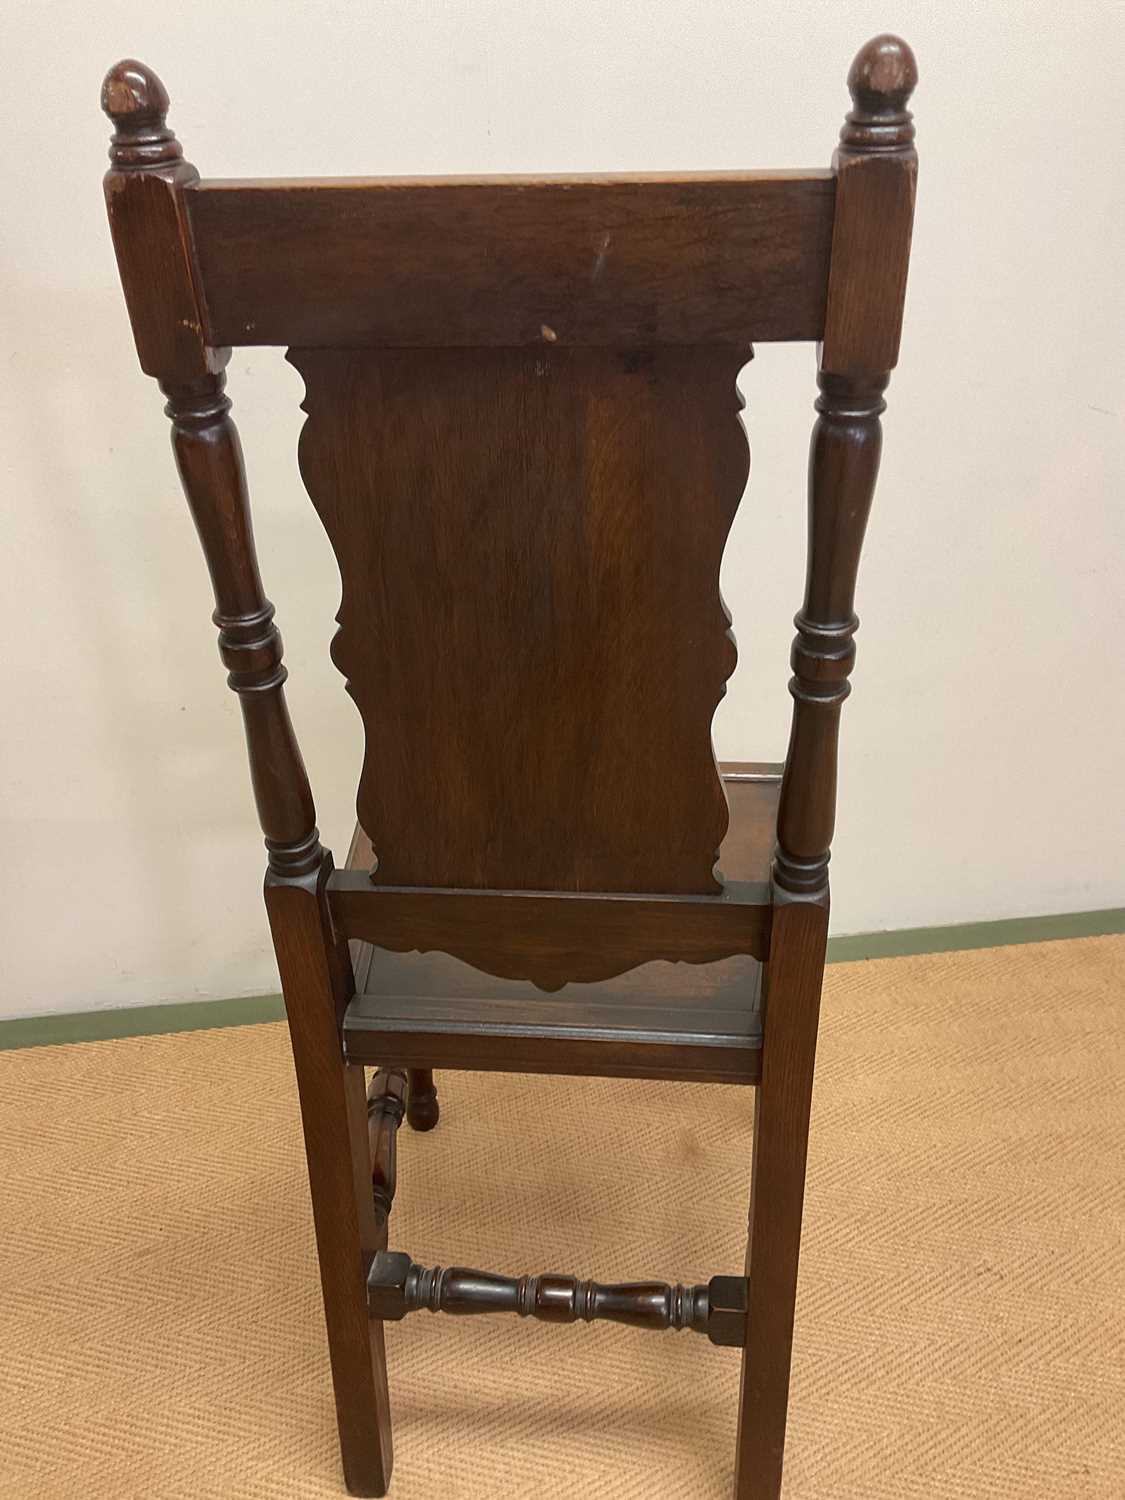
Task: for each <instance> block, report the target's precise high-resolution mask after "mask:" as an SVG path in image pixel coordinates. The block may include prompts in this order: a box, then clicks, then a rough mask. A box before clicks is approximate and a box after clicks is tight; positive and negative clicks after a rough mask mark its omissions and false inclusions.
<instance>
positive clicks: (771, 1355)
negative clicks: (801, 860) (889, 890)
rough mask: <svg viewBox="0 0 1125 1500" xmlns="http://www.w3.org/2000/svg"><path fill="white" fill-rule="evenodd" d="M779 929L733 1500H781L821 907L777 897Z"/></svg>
mask: <svg viewBox="0 0 1125 1500" xmlns="http://www.w3.org/2000/svg"><path fill="white" fill-rule="evenodd" d="M776 920H777V926H778V931H777V947H776V948H775V950H774V954H773V957H772V958H771V960H770V964H769V968H768V970H767V973H766V976H765V990H766V993H765V1017H764V1023H765V1038H764V1047H763V1052H762V1076H761V1083H760V1086H759V1088H758V1090H757V1092H756V1094H755V1099H754V1144H753V1160H752V1163H751V1172H750V1241H749V1246H748V1249H747V1256H746V1274H747V1276H748V1277H749V1279H750V1285H749V1304H748V1310H747V1317H746V1336H745V1353H744V1356H743V1361H742V1382H741V1389H740V1392H739V1420H738V1446H737V1459H736V1474H735V1495H736V1497H737V1500H777V1497H778V1495H779V1493H780V1490H781V1471H782V1460H783V1456H784V1452H785V1419H786V1412H787V1408H788V1401H789V1367H790V1361H791V1357H792V1348H793V1311H794V1306H795V1303H796V1294H797V1266H798V1261H799V1259H800V1251H801V1218H802V1213H803V1208H804V1194H805V1162H806V1158H807V1154H808V1133H809V1109H810V1104H811V1099H812V1081H813V1065H814V1062H815V1059H816V1035H817V1024H818V1021H819V1016H820V988H821V981H822V978H823V974H824V955H825V948H826V945H827V940H828V905H827V901H826V900H825V901H811V900H808V899H807V898H796V899H793V898H787V897H786V896H784V894H780V895H779V901H778V907H777V919H776Z"/></svg>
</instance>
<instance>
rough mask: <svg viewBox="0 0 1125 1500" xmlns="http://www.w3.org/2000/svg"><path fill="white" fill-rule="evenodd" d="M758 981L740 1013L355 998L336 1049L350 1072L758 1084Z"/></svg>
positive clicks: (575, 995) (657, 1000) (696, 1006)
mask: <svg viewBox="0 0 1125 1500" xmlns="http://www.w3.org/2000/svg"><path fill="white" fill-rule="evenodd" d="M760 980H761V966H760V965H759V964H752V965H751V966H750V967H749V968H748V969H747V968H743V969H742V970H741V971H740V975H739V984H738V993H739V999H740V1002H741V1003H740V1004H739V1005H738V1006H734V1005H730V1004H715V1003H712V1002H711V1001H710V1000H709V999H708V998H702V999H700V998H697V997H694V996H693V997H691V998H689V1000H688V1001H687V1002H686V1003H683V1002H681V1003H677V1002H676V1000H675V998H674V996H673V995H670V994H668V993H659V992H658V993H657V994H655V995H654V996H653V997H652V998H651V999H649V1000H648V1001H647V1003H646V999H645V997H644V996H637V995H634V996H631V997H629V998H627V999H624V1000H618V999H614V1000H604V999H601V998H600V997H599V998H591V996H590V994H589V992H588V987H587V986H584V985H583V986H577V987H575V988H574V989H572V990H570V991H568V993H567V996H566V998H560V999H553V998H552V999H550V1000H547V999H545V998H544V997H543V996H539V997H538V999H537V1000H536V1001H533V1002H531V1003H528V1002H527V1001H526V1000H524V999H522V998H520V999H507V998H503V999H494V998H480V999H472V1000H469V999H466V998H464V997H458V998H456V999H445V998H435V999H432V1000H430V999H419V998H417V997H414V996H411V997H410V998H409V999H405V1000H404V999H403V997H401V996H397V995H383V994H368V995H357V996H356V997H355V999H354V1000H353V1001H352V1003H351V1004H350V1006H349V1007H348V1010H347V1013H346V1015H345V1017H344V1042H345V1048H346V1051H347V1056H348V1057H349V1059H350V1060H351V1061H353V1062H366V1063H371V1062H374V1061H377V1060H381V1059H386V1058H393V1059H394V1060H395V1062H396V1064H398V1065H403V1066H409V1065H412V1064H417V1063H419V1062H421V1061H423V1060H425V1061H428V1062H430V1063H432V1064H433V1065H434V1066H435V1067H439V1068H455V1069H459V1068H471V1069H485V1070H496V1071H500V1072H509V1073H511V1072H514V1073H562V1074H580V1075H582V1076H586V1077H600V1078H678V1079H684V1080H691V1081H695V1082H708V1083H742V1084H747V1083H756V1082H757V1081H758V1078H759V1077H760V1075H761V1058H762V1032H761V1018H760V1015H759V1012H758V994H759V985H760ZM654 988H655V987H654ZM668 988H671V981H670V982H669V983H668Z"/></svg>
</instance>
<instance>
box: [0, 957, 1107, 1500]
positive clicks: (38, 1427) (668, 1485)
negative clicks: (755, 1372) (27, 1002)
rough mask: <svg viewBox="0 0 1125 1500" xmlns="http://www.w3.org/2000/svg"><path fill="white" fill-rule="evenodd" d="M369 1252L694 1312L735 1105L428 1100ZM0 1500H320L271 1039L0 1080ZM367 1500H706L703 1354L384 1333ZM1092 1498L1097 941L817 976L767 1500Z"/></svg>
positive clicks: (1100, 1465) (287, 1160) (519, 1327)
mask: <svg viewBox="0 0 1125 1500" xmlns="http://www.w3.org/2000/svg"><path fill="white" fill-rule="evenodd" d="M439 1086H440V1090H441V1099H442V1111H443V1114H442V1123H441V1125H440V1126H439V1128H438V1129H437V1130H436V1131H435V1132H433V1133H432V1134H430V1135H425V1136H417V1135H413V1134H411V1133H410V1132H408V1131H407V1130H405V1129H404V1130H403V1132H402V1136H401V1143H400V1163H399V1199H398V1204H397V1206H396V1211H395V1224H394V1226H393V1244H394V1245H396V1246H397V1247H400V1248H404V1249H409V1250H410V1251H412V1252H413V1253H414V1255H415V1257H416V1258H417V1259H419V1260H423V1261H425V1262H427V1263H430V1264H432V1263H433V1262H435V1261H436V1262H439V1263H442V1264H449V1263H450V1262H451V1261H452V1262H454V1263H457V1262H459V1263H462V1264H468V1265H473V1264H477V1265H481V1266H486V1267H489V1268H491V1269H495V1270H506V1271H513V1272H514V1271H522V1270H531V1271H538V1270H551V1269H555V1270H564V1271H573V1272H576V1273H580V1274H585V1275H596V1276H598V1277H600V1278H601V1279H603V1280H614V1279H627V1278H631V1277H649V1276H654V1277H657V1278H660V1279H664V1278H669V1279H679V1280H683V1281H692V1280H706V1279H707V1278H708V1277H709V1276H710V1275H712V1274H714V1273H716V1272H719V1271H736V1270H737V1269H738V1268H739V1266H740V1264H741V1259H742V1254H743V1246H744V1235H745V1219H746V1207H747V1189H748V1173H749V1162H750V1118H751V1098H750V1095H749V1093H748V1092H744V1091H742V1090H739V1089H735V1088H723V1087H709V1086H702V1085H676V1084H661V1083H643V1082H638V1083H619V1082H612V1081H601V1080H585V1079H583V1080H565V1079H547V1078H522V1079H521V1078H515V1077H501V1076H493V1077H486V1076H483V1075H480V1074H463V1075H456V1074H445V1075H442V1076H441V1077H440V1078H439ZM0 1152H2V1161H3V1178H2V1180H0V1224H2V1229H0V1236H2V1238H0V1495H3V1496H4V1497H5V1500H7V1497H18V1500H25V1497H26V1500H40V1497H42V1500H47V1497H51V1500H54V1497H74V1500H79V1497H80V1500H111V1497H112V1500H123V1497H124V1500H131V1497H134V1496H136V1497H140V1496H144V1497H147V1500H152V1497H158V1500H163V1497H183V1500H188V1497H191V1500H220V1497H221V1500H230V1497H234V1500H243V1497H245V1500H274V1497H282V1496H284V1497H287V1500H291V1497H294V1500H304V1497H314V1496H317V1497H319V1496H340V1495H342V1494H343V1486H342V1482H341V1479H340V1476H339V1468H338V1460H337V1455H336V1447H335V1431H334V1425H333V1413H332V1403H331V1395H330V1388H329V1380H328V1366H327V1359H326V1354H325V1343H324V1336H323V1325H322V1321H321V1311H320V1304H319V1290H318V1282H317V1274H316V1265H315V1256H314V1247H313V1237H312V1226H311V1221H310V1212H309V1202H308V1191H307V1186H306V1182H305V1168H304V1160H303V1155H302V1146H301V1135H300V1127H299V1123H298V1116H297V1104H296V1092H295V1085H294V1081H293V1075H292V1067H291V1063H290V1060H289V1056H288V1044H287V1039H286V1033H285V1030H284V1028H283V1027H281V1026H278V1025H267V1026H256V1027H244V1028H238V1029H230V1030H222V1031H207V1032H194V1033H189V1034H181V1035H176V1036H166V1037H144V1038H133V1039H129V1040H122V1041H113V1042H98V1043H88V1044H83V1045H73V1046H65V1047H44V1048H39V1049H30V1050H27V1051H20V1052H10V1053H6V1054H0ZM388 1346H389V1356H390V1361H391V1388H392V1399H393V1403H394V1416H395V1447H396V1469H395V1479H394V1483H393V1486H392V1491H391V1493H392V1497H394V1500H423V1497H426V1500H493V1497H500V1496H519V1497H521V1500H548V1497H550V1500H559V1497H566V1500H582V1497H589V1500H641V1497H644V1500H681V1497H682V1500H688V1497H692V1500H707V1497H725V1496H727V1495H729V1491H730V1484H731V1474H732V1455H733V1444H734V1414H735V1397H736V1392H737V1386H738V1353H737V1351H735V1350H722V1349H714V1348H712V1347H711V1346H710V1345H709V1344H708V1343H707V1342H706V1341H705V1340H703V1339H700V1338H698V1337H697V1336H695V1335H693V1334H687V1333H683V1334H671V1333H668V1334H662V1335H657V1334H642V1333H636V1332H633V1331H631V1330H628V1329H619V1328H615V1327H612V1326H605V1325H598V1326H595V1327H593V1328H587V1327H578V1328H562V1329H558V1328H555V1329H552V1328H545V1327H542V1326H540V1325H536V1324H531V1323H525V1322H522V1321H520V1320H517V1319H503V1318H495V1319H479V1320H471V1321H470V1320H463V1319H451V1318H434V1317H430V1316H429V1315H428V1314H418V1315H417V1316H416V1317H414V1318H413V1319H411V1321H409V1322H408V1323H406V1324H402V1325H398V1326H392V1327H391V1328H390V1329H389V1330H388ZM1123 1495H1125V938H1122V937H1104V938H1089V939H1082V940H1073V941H1069V942H1058V943H1041V944H1036V945H1029V946H1026V947H1013V948H1003V949H990V950H984V951H977V952H969V953H947V954H935V955H930V956H924V957H912V958H903V959H886V960H881V961H878V962H868V963H856V964H839V965H834V966H832V967H830V968H829V970H828V976H827V982H826V991H825V1004H824V1012H823V1019H822V1024H821V1042H820V1055H819V1071H818V1075H817V1083H816V1091H815V1097H814V1104H813V1123H812V1136H811V1144H810V1163H809V1178H808V1193H807V1203H806V1215H805V1235H804V1250H803V1258H802V1263H801V1281H800V1296H799V1305H798V1311H797V1335H796V1349H795V1358H794V1378H793V1389H792V1403H791V1415H790V1427H789V1438H788V1444H787V1449H786V1478H785V1487H784V1496H785V1500H813V1497H816V1500H823V1497H833V1500H852V1497H854V1500H978V1497H979V1500H1002V1497H1013V1500H1071V1497H1074V1500H1078V1497H1082V1500H1102V1497H1104V1500H1111V1497H1112V1500H1121V1497H1122V1496H1123Z"/></svg>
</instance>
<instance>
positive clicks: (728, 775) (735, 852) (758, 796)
mask: <svg viewBox="0 0 1125 1500" xmlns="http://www.w3.org/2000/svg"><path fill="white" fill-rule="evenodd" d="M784 770H785V766H784V764H783V763H782V762H776V763H775V762H771V761H723V762H722V763H721V764H720V766H719V773H720V775H721V777H722V782H723V792H724V794H725V795H726V799H727V806H728V808H729V812H730V821H729V822H728V824H727V831H726V836H725V837H724V839H723V842H722V846H721V848H720V850H719V864H720V868H721V871H722V875H723V877H724V879H726V880H729V881H731V882H734V883H736V884H742V885H762V886H764V885H768V884H769V881H770V878H771V875H770V866H771V862H772V859H773V847H774V839H775V836H776V831H777V807H778V798H779V796H780V794H781V777H782V774H783V772H784ZM374 863H375V852H374V850H373V849H372V847H371V840H370V839H369V838H368V837H367V834H366V833H365V832H364V830H363V827H362V825H361V824H359V823H357V824H356V825H355V829H354V830H353V833H352V839H351V843H350V845H349V846H348V857H347V860H346V862H345V867H346V868H347V869H349V870H364V871H370V869H371V868H372V866H373V865H374ZM357 955H358V944H357V950H356V955H353V962H357V963H358V962H359V961H360V960H359V959H358V957H357ZM357 978H358V973H357ZM357 988H359V989H361V990H362V989H363V988H364V986H363V985H362V984H358V985H357Z"/></svg>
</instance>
